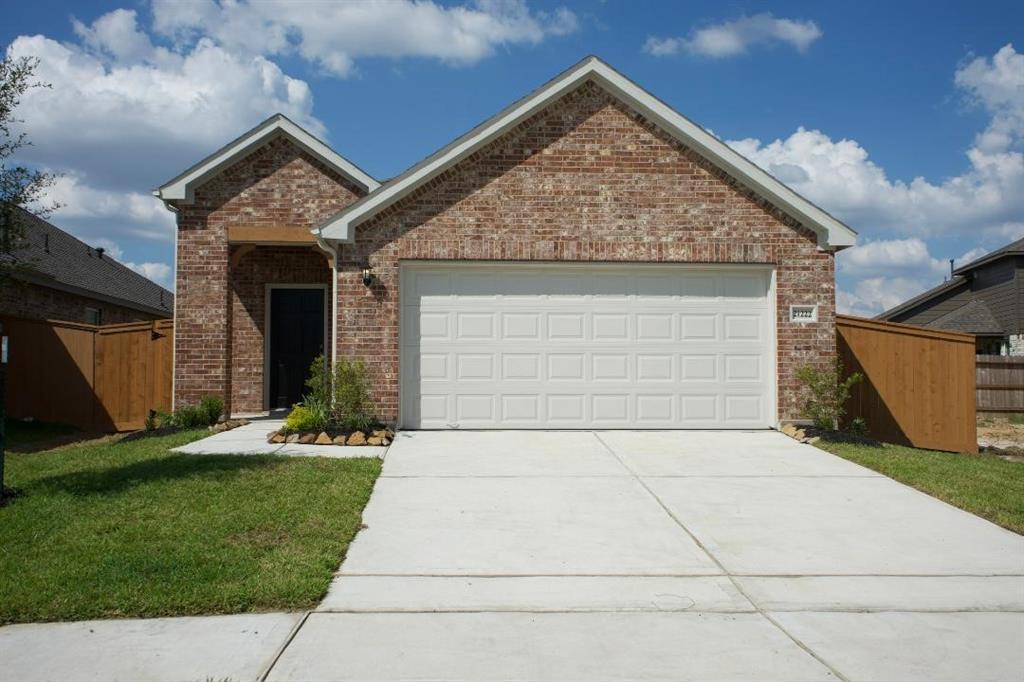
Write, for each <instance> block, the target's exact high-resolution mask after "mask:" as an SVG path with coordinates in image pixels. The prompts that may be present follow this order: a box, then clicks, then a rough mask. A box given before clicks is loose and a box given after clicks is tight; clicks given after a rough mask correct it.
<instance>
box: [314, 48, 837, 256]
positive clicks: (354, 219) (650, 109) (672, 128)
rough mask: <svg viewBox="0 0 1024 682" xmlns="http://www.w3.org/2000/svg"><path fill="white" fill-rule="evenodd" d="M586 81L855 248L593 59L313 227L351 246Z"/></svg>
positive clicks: (821, 234)
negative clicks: (363, 225)
mask: <svg viewBox="0 0 1024 682" xmlns="http://www.w3.org/2000/svg"><path fill="white" fill-rule="evenodd" d="M586 80H592V81H594V82H595V83H597V84H598V85H599V86H601V87H602V88H604V89H605V90H607V91H608V92H610V93H611V94H613V95H615V96H616V97H618V98H620V99H621V100H622V101H624V102H625V103H626V104H628V105H629V106H630V107H632V108H633V109H635V110H636V111H638V112H639V113H641V114H642V115H644V116H645V117H646V118H648V119H650V120H651V121H653V122H654V123H655V124H657V125H658V126H659V127H661V128H662V129H663V130H665V131H666V132H668V133H669V134H671V135H673V136H674V137H676V138H677V139H678V140H679V141H680V142H682V143H683V144H684V145H685V146H687V147H689V148H691V149H693V150H694V151H696V152H697V153H699V154H700V155H702V156H704V157H705V158H707V159H708V160H709V161H711V162H712V163H714V164H715V165H716V166H718V167H720V168H722V169H723V170H725V171H726V173H728V174H729V175H730V176H732V177H733V178H735V179H736V180H737V181H738V182H740V183H741V184H743V185H745V186H747V187H748V188H749V189H751V190H753V191H754V192H755V193H756V194H758V195H760V196H763V197H764V198H765V199H767V200H768V201H769V202H771V203H772V204H774V205H776V206H777V207H778V208H780V209H781V210H782V211H784V212H785V213H787V214H789V215H791V216H792V217H794V218H796V219H797V220H798V221H799V222H800V223H801V224H804V225H806V226H807V227H809V228H811V229H813V230H814V231H815V232H816V233H817V235H818V245H819V246H821V247H822V248H826V249H842V248H845V247H847V246H853V245H854V244H855V243H856V240H857V233H856V232H854V231H853V230H852V229H850V228H849V227H847V226H846V225H844V224H843V223H841V222H840V221H838V220H836V219H835V218H833V217H832V216H831V215H829V214H828V213H826V212H825V211H823V210H822V209H820V208H818V207H817V206H815V205H814V204H812V203H811V202H809V201H808V200H806V199H804V198H803V197H801V196H800V195H799V194H797V193H796V192H794V191H793V190H791V189H790V188H789V187H786V186H785V185H784V184H782V183H781V182H779V181H778V180H776V179H775V178H774V177H772V176H771V175H770V174H769V173H767V172H765V171H764V170H762V169H761V168H759V167H758V166H756V165H755V164H754V163H752V162H751V161H749V160H747V159H746V158H744V157H743V156H741V155H740V154H739V153H737V152H736V151H735V150H733V149H732V148H731V147H729V146H728V145H727V144H725V143H724V142H723V141H721V140H719V139H718V138H717V137H715V136H714V135H712V134H711V133H709V132H707V131H706V130H704V129H703V128H701V127H700V126H698V125H697V124H695V123H694V122H693V121H690V120H689V119H687V118H686V117H685V116H682V115H681V114H679V113H678V112H676V111H674V110H673V109H672V108H671V107H669V106H668V105H667V104H665V103H664V102H662V101H661V100H659V99H657V98H656V97H654V96H653V95H651V94H650V93H649V92H647V91H646V90H644V89H643V88H641V87H640V86H638V85H637V84H635V83H633V82H632V81H630V80H629V79H628V78H626V77H625V76H623V75H622V74H620V73H619V72H618V71H616V70H615V69H613V68H612V67H610V66H608V65H607V64H605V63H604V62H602V61H601V60H600V59H598V58H596V57H589V58H587V59H585V60H583V61H582V62H580V63H579V64H578V65H576V66H574V67H572V68H571V69H569V70H568V71H566V72H564V73H563V74H561V75H560V76H558V77H556V78H555V79H554V80H552V81H551V82H549V83H548V84H546V85H545V86H543V87H541V88H540V89H538V90H537V91H535V92H534V93H533V94H532V95H529V96H527V97H526V98H524V99H523V100H520V101H519V102H517V103H515V104H513V105H512V106H511V107H509V108H508V109H507V110H505V111H503V112H501V113H499V114H498V115H497V116H495V117H494V118H492V119H491V120H489V121H487V122H485V123H483V124H482V125H480V126H479V127H478V128H476V129H474V130H472V131H470V132H469V133H467V134H466V135H464V136H463V137H462V138H460V139H458V140H456V141H455V142H453V143H452V144H451V145H449V146H448V147H446V148H444V149H442V150H440V151H439V152H437V153H436V154H434V155H433V156H431V157H429V158H427V159H426V160H424V161H423V162H421V163H419V164H417V165H416V166H414V167H412V168H411V169H409V170H408V171H406V172H405V173H404V174H403V175H401V176H399V177H397V178H396V179H395V180H393V181H392V182H391V183H389V184H388V185H386V186H384V187H382V188H381V189H380V190H378V191H376V192H374V193H373V194H370V195H369V196H367V197H365V198H363V199H362V200H360V201H358V202H356V203H354V204H352V205H350V206H348V207H347V208H345V209H343V210H342V211H340V212H339V213H337V214H336V215H334V216H333V217H331V218H330V219H328V220H327V221H325V222H324V223H322V224H321V225H319V226H318V227H317V228H315V229H314V232H316V233H317V234H319V235H320V236H321V237H323V238H325V239H332V240H336V241H340V242H345V243H351V242H352V241H353V239H354V236H355V229H354V228H355V226H356V225H358V224H359V223H360V222H363V221H365V220H367V219H369V218H370V217H371V216H373V215H374V214H375V213H377V212H378V211H380V210H383V209H384V208H386V207H387V206H389V205H391V204H393V203H395V202H396V201H398V200H400V199H401V198H402V197H404V196H406V195H408V194H409V193H410V192H412V191H413V190H415V189H416V188H417V187H419V186H420V185H422V184H423V183H425V182H428V181H429V180H431V179H432V178H434V177H436V176H437V175H439V174H440V173H442V172H444V171H445V170H447V169H448V168H450V167H451V166H452V165H454V164H456V163H458V162H459V161H460V160H462V159H464V158H465V157H467V156H469V155H471V154H473V153H474V152H476V151H477V150H479V149H480V148H481V147H483V146H485V145H486V144H488V143H489V142H491V141H493V140H494V139H496V138H497V137H499V136H500V135H502V134H503V133H505V132H506V131H508V130H509V129H511V128H513V127H515V126H516V125H518V124H519V123H521V122H522V121H524V120H526V119H527V118H529V117H530V116H532V115H534V114H535V113H537V112H538V111H540V110H542V109H543V108H544V107H546V106H547V105H548V104H549V103H551V102H552V101H554V100H555V99H557V98H558V97H560V96H562V95H563V94H566V93H567V92H569V91H571V90H573V89H574V88H576V87H577V86H579V85H580V84H582V83H583V82H584V81H586Z"/></svg>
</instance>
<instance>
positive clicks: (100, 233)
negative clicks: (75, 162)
mask: <svg viewBox="0 0 1024 682" xmlns="http://www.w3.org/2000/svg"><path fill="white" fill-rule="evenodd" d="M46 201H48V202H49V201H55V202H57V203H58V204H60V207H59V208H58V209H57V210H56V211H54V213H53V216H52V217H53V219H54V220H55V222H57V223H61V224H63V223H64V222H65V221H69V222H75V223H77V224H78V225H79V226H80V227H79V229H78V230H76V235H75V236H77V237H78V238H79V239H83V240H85V241H87V242H89V243H97V240H98V239H101V238H104V237H105V238H111V239H124V238H134V239H153V240H160V241H173V240H174V214H173V213H171V212H170V211H168V210H167V209H166V208H165V207H164V205H163V203H162V202H161V201H160V200H159V199H157V198H156V197H154V196H153V195H151V194H143V193H141V192H131V191H111V190H100V189H96V188H95V187H91V186H89V185H87V184H85V182H84V181H83V180H82V179H81V177H79V176H78V175H75V174H65V175H63V176H61V177H59V178H57V181H56V182H55V183H54V185H53V187H51V188H50V190H49V191H48V192H47V196H46Z"/></svg>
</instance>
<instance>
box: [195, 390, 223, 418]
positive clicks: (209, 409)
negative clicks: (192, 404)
mask: <svg viewBox="0 0 1024 682" xmlns="http://www.w3.org/2000/svg"><path fill="white" fill-rule="evenodd" d="M199 411H200V412H202V413H203V415H204V416H205V417H206V423H207V424H209V425H213V424H216V423H217V422H218V421H220V416H221V415H222V414H224V399H223V398H221V397H220V396H219V395H208V396H206V397H205V398H203V399H202V401H201V402H200V403H199Z"/></svg>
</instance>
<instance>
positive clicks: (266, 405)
mask: <svg viewBox="0 0 1024 682" xmlns="http://www.w3.org/2000/svg"><path fill="white" fill-rule="evenodd" d="M330 286H331V285H330V284H323V283H316V284H264V285H263V409H264V411H266V412H267V413H269V412H270V410H271V407H270V300H271V293H270V292H272V291H273V290H274V289H320V290H321V291H323V292H324V352H325V353H326V352H327V344H328V339H327V330H328V329H329V328H330V325H329V324H328V319H327V315H328V313H329V312H330V304H329V303H328V300H327V299H328V298H329V297H328V295H327V290H328V288H329V287H330Z"/></svg>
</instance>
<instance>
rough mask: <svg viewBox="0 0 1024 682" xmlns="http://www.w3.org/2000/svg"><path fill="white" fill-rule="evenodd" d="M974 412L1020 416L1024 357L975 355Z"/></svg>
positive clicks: (1022, 397) (1023, 401) (1023, 382)
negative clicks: (976, 393) (1017, 414)
mask: <svg viewBox="0 0 1024 682" xmlns="http://www.w3.org/2000/svg"><path fill="white" fill-rule="evenodd" d="M977 372H978V374H977V381H978V412H1021V413H1024V356H1020V355H1016V356H1005V355H979V356H977Z"/></svg>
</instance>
